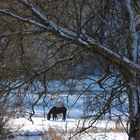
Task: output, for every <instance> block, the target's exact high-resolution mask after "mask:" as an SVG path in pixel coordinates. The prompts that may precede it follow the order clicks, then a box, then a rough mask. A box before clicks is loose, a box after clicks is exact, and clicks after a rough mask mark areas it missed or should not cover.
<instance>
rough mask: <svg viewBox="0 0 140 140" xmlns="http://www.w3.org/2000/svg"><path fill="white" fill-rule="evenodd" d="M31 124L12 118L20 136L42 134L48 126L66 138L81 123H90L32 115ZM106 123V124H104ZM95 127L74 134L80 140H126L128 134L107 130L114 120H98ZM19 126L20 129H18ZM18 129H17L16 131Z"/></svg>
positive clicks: (85, 124) (113, 123)
mask: <svg viewBox="0 0 140 140" xmlns="http://www.w3.org/2000/svg"><path fill="white" fill-rule="evenodd" d="M33 122H34V124H32V123H31V122H30V121H28V120H27V119H25V118H16V119H13V121H12V124H13V129H14V130H16V133H17V135H20V136H38V135H42V133H43V132H45V131H47V130H48V129H49V128H54V129H56V130H57V132H60V133H61V132H62V131H64V132H65V135H64V137H65V139H66V140H67V139H68V138H69V137H70V136H72V134H70V133H68V132H69V131H73V134H74V133H75V132H76V131H77V130H79V129H80V128H81V127H83V125H84V126H85V127H86V126H88V125H89V124H90V120H86V121H85V120H83V119H67V120H66V121H62V120H61V119H59V120H56V121H53V120H50V121H48V120H46V118H45V119H44V118H43V117H33ZM106 124H108V125H106ZM94 127H96V128H97V130H98V132H90V131H89V132H88V133H85V134H84V133H82V134H80V135H79V134H78V135H76V136H75V138H78V139H80V140H85V139H86V140H93V139H96V140H127V139H128V136H127V134H126V133H125V132H113V131H112V132H111V131H110V132H107V130H111V129H113V128H115V122H113V121H110V122H109V123H107V121H103V120H102V121H99V122H98V123H96V124H95V125H94ZM18 128H20V129H18ZM17 129H18V131H17Z"/></svg>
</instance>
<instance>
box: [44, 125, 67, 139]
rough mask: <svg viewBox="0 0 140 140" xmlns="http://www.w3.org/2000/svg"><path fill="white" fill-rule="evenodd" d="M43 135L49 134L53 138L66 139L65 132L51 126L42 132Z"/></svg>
mask: <svg viewBox="0 0 140 140" xmlns="http://www.w3.org/2000/svg"><path fill="white" fill-rule="evenodd" d="M42 135H47V136H48V138H49V139H51V140H65V139H64V132H63V131H60V129H58V128H52V127H49V128H48V130H45V131H44V132H42Z"/></svg>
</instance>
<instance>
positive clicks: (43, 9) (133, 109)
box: [0, 0, 140, 140]
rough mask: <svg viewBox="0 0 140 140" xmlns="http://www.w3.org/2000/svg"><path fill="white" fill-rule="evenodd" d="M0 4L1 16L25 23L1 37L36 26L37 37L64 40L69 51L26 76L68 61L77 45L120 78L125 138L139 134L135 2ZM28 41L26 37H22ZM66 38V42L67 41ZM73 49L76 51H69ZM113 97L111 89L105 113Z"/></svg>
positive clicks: (22, 1) (137, 6)
mask: <svg viewBox="0 0 140 140" xmlns="http://www.w3.org/2000/svg"><path fill="white" fill-rule="evenodd" d="M0 4H1V6H0V13H1V17H2V18H4V19H5V20H6V18H9V19H10V20H11V21H12V22H15V23H19V24H21V25H23V26H24V27H23V28H14V29H13V30H9V31H6V32H4V33H3V34H1V37H2V38H4V37H6V38H7V37H9V36H17V35H28V34H35V31H36V32H39V33H40V32H44V33H45V34H43V36H41V37H44V36H45V37H46V38H49V39H50V40H53V42H54V41H55V40H57V41H58V42H59V43H60V44H59V45H60V46H61V42H63V44H65V45H64V46H65V47H64V48H65V49H67V48H72V50H73V51H70V53H67V56H66V57H60V56H61V53H62V52H60V54H59V52H57V54H59V55H57V57H54V56H53V58H55V59H53V60H52V61H51V64H50V65H49V67H44V68H42V69H40V70H39V69H38V70H37V71H35V72H36V75H33V77H31V78H29V80H28V81H31V80H33V79H34V78H36V77H37V76H40V75H41V74H43V73H45V72H48V71H49V70H50V69H52V68H54V67H55V66H58V65H59V64H61V63H64V62H66V61H67V60H73V58H75V56H77V54H79V50H80V52H81V50H82V51H85V52H92V53H95V54H97V55H98V56H100V57H101V58H102V59H105V60H106V62H107V63H109V64H110V65H111V66H112V67H114V68H115V69H116V70H117V72H118V73H119V74H120V76H121V78H122V79H123V83H124V86H125V88H126V91H127V96H128V100H129V116H130V132H129V140H139V139H140V112H139V93H140V91H139V85H140V84H139V73H140V65H139V54H140V53H139V51H140V48H139V47H140V44H139V42H140V41H139V36H140V34H139V32H140V31H139V22H138V21H139V9H140V3H139V1H136V0H133V1H132V0H123V1H119V0H118V1H115V0H114V1H110V0H99V1H96V0H93V1H90V0H82V1H76V0H72V1H67V0H66V1H62V0H58V1H49V0H46V1H36V0H35V1H33V0H15V1H14V2H12V4H13V5H14V6H12V5H11V1H10V0H8V1H7V2H4V1H1V2H0ZM58 38H59V39H60V38H61V39H60V40H59V39H58ZM26 41H29V39H27V38H26ZM67 43H68V44H69V45H66V44H67ZM24 44H25V42H24ZM27 46H28V45H27ZM50 46H51V47H53V46H52V45H50ZM47 47H48V45H47ZM65 49H64V50H65ZM75 50H77V51H76V52H75V53H73V52H74V51H75ZM68 52H69V51H68ZM54 60H55V61H54ZM32 78H33V79H32ZM103 80H104V78H103V79H100V80H99V81H98V82H99V83H100V85H101V83H102V81H103ZM25 81H26V82H27V80H25ZM114 96H115V95H114V94H112V96H110V97H109V98H108V100H107V104H105V106H104V111H103V113H104V112H105V111H106V110H108V109H109V106H110V104H109V103H111V102H112V101H113V99H114ZM101 114H102V113H101ZM99 116H100V115H99ZM97 119H98V118H97Z"/></svg>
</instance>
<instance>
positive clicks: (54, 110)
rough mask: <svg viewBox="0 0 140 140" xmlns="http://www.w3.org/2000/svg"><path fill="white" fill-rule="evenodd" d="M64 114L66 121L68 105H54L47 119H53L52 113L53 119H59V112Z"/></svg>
mask: <svg viewBox="0 0 140 140" xmlns="http://www.w3.org/2000/svg"><path fill="white" fill-rule="evenodd" d="M61 113H62V114H63V118H62V120H63V121H65V120H66V113H67V108H66V107H64V106H63V107H56V106H54V107H53V108H52V109H50V111H49V112H48V114H47V120H50V119H51V114H52V117H53V120H57V119H58V118H57V114H61Z"/></svg>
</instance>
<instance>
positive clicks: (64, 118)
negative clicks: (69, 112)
mask: <svg viewBox="0 0 140 140" xmlns="http://www.w3.org/2000/svg"><path fill="white" fill-rule="evenodd" d="M65 120H66V112H64V113H63V121H65Z"/></svg>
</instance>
